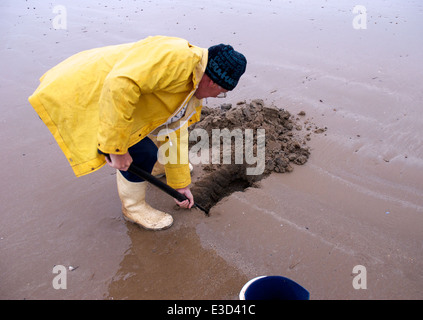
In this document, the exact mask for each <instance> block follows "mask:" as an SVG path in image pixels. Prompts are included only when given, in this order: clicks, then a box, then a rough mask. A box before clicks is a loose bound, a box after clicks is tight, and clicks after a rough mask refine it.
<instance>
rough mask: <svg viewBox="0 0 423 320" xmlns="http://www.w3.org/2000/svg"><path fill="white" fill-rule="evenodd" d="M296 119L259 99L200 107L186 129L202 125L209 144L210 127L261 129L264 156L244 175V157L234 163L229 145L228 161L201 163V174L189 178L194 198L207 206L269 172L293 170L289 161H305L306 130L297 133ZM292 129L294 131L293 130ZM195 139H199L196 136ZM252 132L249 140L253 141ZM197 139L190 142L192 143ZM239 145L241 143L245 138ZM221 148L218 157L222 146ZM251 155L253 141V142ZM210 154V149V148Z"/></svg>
mask: <svg viewBox="0 0 423 320" xmlns="http://www.w3.org/2000/svg"><path fill="white" fill-rule="evenodd" d="M297 120H298V118H297V119H295V117H294V116H292V115H291V114H290V113H289V112H288V111H286V110H284V109H280V108H277V107H275V106H273V105H272V106H265V105H264V102H263V100H261V99H256V100H252V101H251V103H247V102H245V101H242V102H238V103H237V105H236V106H235V107H233V108H232V106H231V105H230V104H224V105H222V106H221V107H220V108H209V107H206V106H205V107H203V110H202V115H201V121H200V122H198V123H196V124H195V125H193V126H191V128H190V131H192V130H194V129H196V128H200V129H204V130H205V131H206V132H207V133H208V136H209V144H208V145H209V146H211V145H212V129H225V128H226V129H229V130H231V131H232V130H234V129H238V128H239V129H242V130H245V129H253V131H254V132H257V131H256V130H257V129H265V158H264V159H263V160H264V164H265V166H264V170H263V172H262V173H261V174H258V175H248V174H247V168H248V167H252V166H251V165H247V164H246V161H244V162H243V164H235V163H237V162H235V159H234V156H235V152H234V147H232V151H233V152H232V153H231V157H232V161H231V164H222V163H223V162H220V163H219V164H202V165H201V166H202V174H201V176H200V178H199V179H198V180H197V181H193V185H192V188H191V191H192V193H193V195H194V198H195V201H196V202H197V203H199V204H200V205H202V206H203V207H205V208H206V209H208V210H209V209H210V208H211V207H213V206H214V205H215V204H216V203H218V202H219V201H220V200H221V199H223V198H224V197H227V196H229V195H230V194H232V193H233V192H236V191H244V190H245V189H247V188H249V187H258V182H259V181H260V180H262V179H263V178H264V177H266V176H268V175H269V174H270V173H272V172H278V173H285V172H291V171H292V170H293V166H292V165H291V163H293V164H297V165H302V164H304V163H306V162H307V160H308V157H309V155H310V150H309V148H308V147H307V146H306V141H308V140H310V134H309V133H308V135H307V136H306V137H304V136H301V134H300V131H301V130H300V129H298V128H299V127H301V126H299V125H298V123H297ZM294 129H295V131H294ZM197 140H199V139H197ZM257 141H258V140H257V135H256V134H255V136H254V139H253V143H255V144H256V143H257ZM195 143H198V141H196V142H190V145H191V147H192V145H193V144H195ZM242 147H245V142H244V145H243V146H242ZM220 150H221V157H222V152H223V148H221V149H220ZM254 152H255V155H258V153H257V145H254ZM210 154H211V152H210ZM238 163H239V162H238Z"/></svg>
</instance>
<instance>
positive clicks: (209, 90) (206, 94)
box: [194, 74, 228, 99]
mask: <svg viewBox="0 0 423 320" xmlns="http://www.w3.org/2000/svg"><path fill="white" fill-rule="evenodd" d="M226 92H228V90H226V89H223V88H222V87H221V86H219V85H218V84H216V83H215V82H213V81H212V80H211V79H210V78H209V77H208V76H207V75H206V74H204V75H203V78H201V81H200V83H199V85H198V88H197V90H196V91H195V94H194V95H195V97H196V98H197V99H203V98H216V97H217V96H218V95H219V94H221V93H226Z"/></svg>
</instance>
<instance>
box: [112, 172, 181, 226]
mask: <svg viewBox="0 0 423 320" xmlns="http://www.w3.org/2000/svg"><path fill="white" fill-rule="evenodd" d="M116 181H117V188H118V193H119V198H120V200H121V202H122V213H123V215H124V217H125V219H127V220H128V221H131V222H133V223H136V224H138V225H140V226H141V227H143V228H145V229H147V230H163V229H167V228H170V227H171V226H172V224H173V218H172V216H171V215H170V214H167V213H165V212H162V211H160V210H156V209H154V208H152V207H151V206H150V205H148V204H147V203H146V202H145V193H146V190H147V182H146V181H143V182H131V181H128V180H126V179H125V177H124V176H123V175H122V174H121V173H120V171H119V170H116Z"/></svg>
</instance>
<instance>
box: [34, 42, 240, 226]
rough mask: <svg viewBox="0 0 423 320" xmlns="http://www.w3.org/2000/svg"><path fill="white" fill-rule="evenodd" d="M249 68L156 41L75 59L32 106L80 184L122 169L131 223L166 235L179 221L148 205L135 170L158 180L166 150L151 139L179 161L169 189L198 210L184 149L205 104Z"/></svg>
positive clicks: (121, 187)
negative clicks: (105, 170)
mask: <svg viewBox="0 0 423 320" xmlns="http://www.w3.org/2000/svg"><path fill="white" fill-rule="evenodd" d="M246 63H247V61H246V59H245V57H244V56H243V55H242V54H241V53H238V52H236V51H235V50H234V49H233V48H232V47H231V46H229V45H223V44H220V45H216V46H212V47H210V48H208V49H203V48H199V47H196V46H193V45H191V44H190V43H188V41H186V40H184V39H180V38H173V37H165V36H155V37H148V38H146V39H144V40H141V41H138V42H135V43H128V44H122V45H116V46H108V47H103V48H96V49H92V50H88V51H83V52H80V53H78V54H75V55H74V56H71V57H70V58H68V59H66V60H65V61H63V62H61V63H60V64H58V65H57V66H55V67H54V68H52V69H51V70H49V71H48V72H46V73H45V74H44V75H43V76H42V77H41V79H40V85H39V87H38V88H37V90H36V91H35V92H34V94H33V95H32V96H31V97H29V101H30V103H31V104H32V106H33V107H34V109H35V111H36V112H37V113H38V115H39V116H40V118H41V119H42V120H43V121H44V123H45V124H46V125H47V127H48V128H49V129H50V131H51V133H52V134H53V136H54V138H55V139H56V141H57V143H58V144H59V146H60V147H61V149H62V151H63V152H64V154H65V155H66V157H67V159H68V161H69V163H70V165H71V167H72V169H73V170H74V173H75V175H76V176H78V177H79V176H82V175H85V174H88V173H90V172H93V171H95V170H97V169H99V168H100V167H102V166H103V165H104V164H105V163H106V162H107V163H108V165H110V166H111V167H113V168H115V169H117V187H118V193H119V197H120V199H121V202H122V211H123V214H124V217H125V218H126V219H127V220H129V221H132V222H134V223H136V224H138V225H140V226H142V227H144V228H146V229H151V230H162V229H166V228H168V227H170V226H171V225H172V223H173V218H172V216H171V215H169V214H167V213H165V212H162V211H159V210H156V209H153V208H152V207H150V206H149V205H148V204H147V203H146V202H145V192H146V188H147V183H146V182H145V181H143V180H142V179H140V178H138V177H136V176H134V175H133V174H131V173H129V172H127V170H128V168H129V166H130V164H131V163H132V162H134V164H136V165H138V166H139V167H141V168H143V169H144V170H146V171H148V172H151V171H152V169H153V167H154V164H155V163H156V161H157V150H158V149H157V146H156V144H155V143H154V142H153V141H152V140H151V139H150V138H152V137H155V138H156V139H157V140H161V141H163V143H166V144H167V146H168V149H167V150H168V152H167V155H168V156H169V157H171V155H169V154H170V153H172V154H173V155H176V159H177V161H167V163H166V164H165V171H166V179H167V183H168V184H169V185H170V186H171V187H173V188H175V189H177V190H178V191H179V192H180V193H182V194H184V195H185V196H186V197H187V198H188V199H189V200H185V201H183V202H178V201H176V200H175V201H176V202H177V203H178V205H179V206H181V207H184V208H191V207H192V205H193V204H194V199H193V196H192V194H191V192H190V189H189V185H190V183H191V176H190V170H189V163H188V160H187V159H188V154H187V153H188V152H187V149H186V148H182V147H181V146H183V145H184V142H186V141H187V132H188V126H189V125H190V124H192V123H195V122H198V121H199V120H200V112H201V107H202V99H203V98H207V97H216V96H218V95H219V94H221V93H224V92H227V91H229V90H233V89H234V88H235V86H236V85H237V83H238V80H239V79H240V77H241V75H242V74H243V73H244V72H245V68H246ZM104 154H108V155H109V157H110V158H108V157H105V156H104ZM172 159H175V157H174V158H172Z"/></svg>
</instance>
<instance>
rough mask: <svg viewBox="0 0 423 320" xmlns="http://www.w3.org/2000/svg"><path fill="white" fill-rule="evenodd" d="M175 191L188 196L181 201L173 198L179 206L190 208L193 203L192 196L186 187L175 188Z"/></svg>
mask: <svg viewBox="0 0 423 320" xmlns="http://www.w3.org/2000/svg"><path fill="white" fill-rule="evenodd" d="M176 191H178V192H179V193H182V194H184V195H185V196H186V197H187V198H188V200H184V201H182V202H179V201H178V200H176V199H174V200H175V202H176V203H177V204H178V206H180V207H181V208H191V207H192V206H193V205H194V196H193V195H192V193H191V191H190V190H189V188H188V187H185V188H182V189H176Z"/></svg>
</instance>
